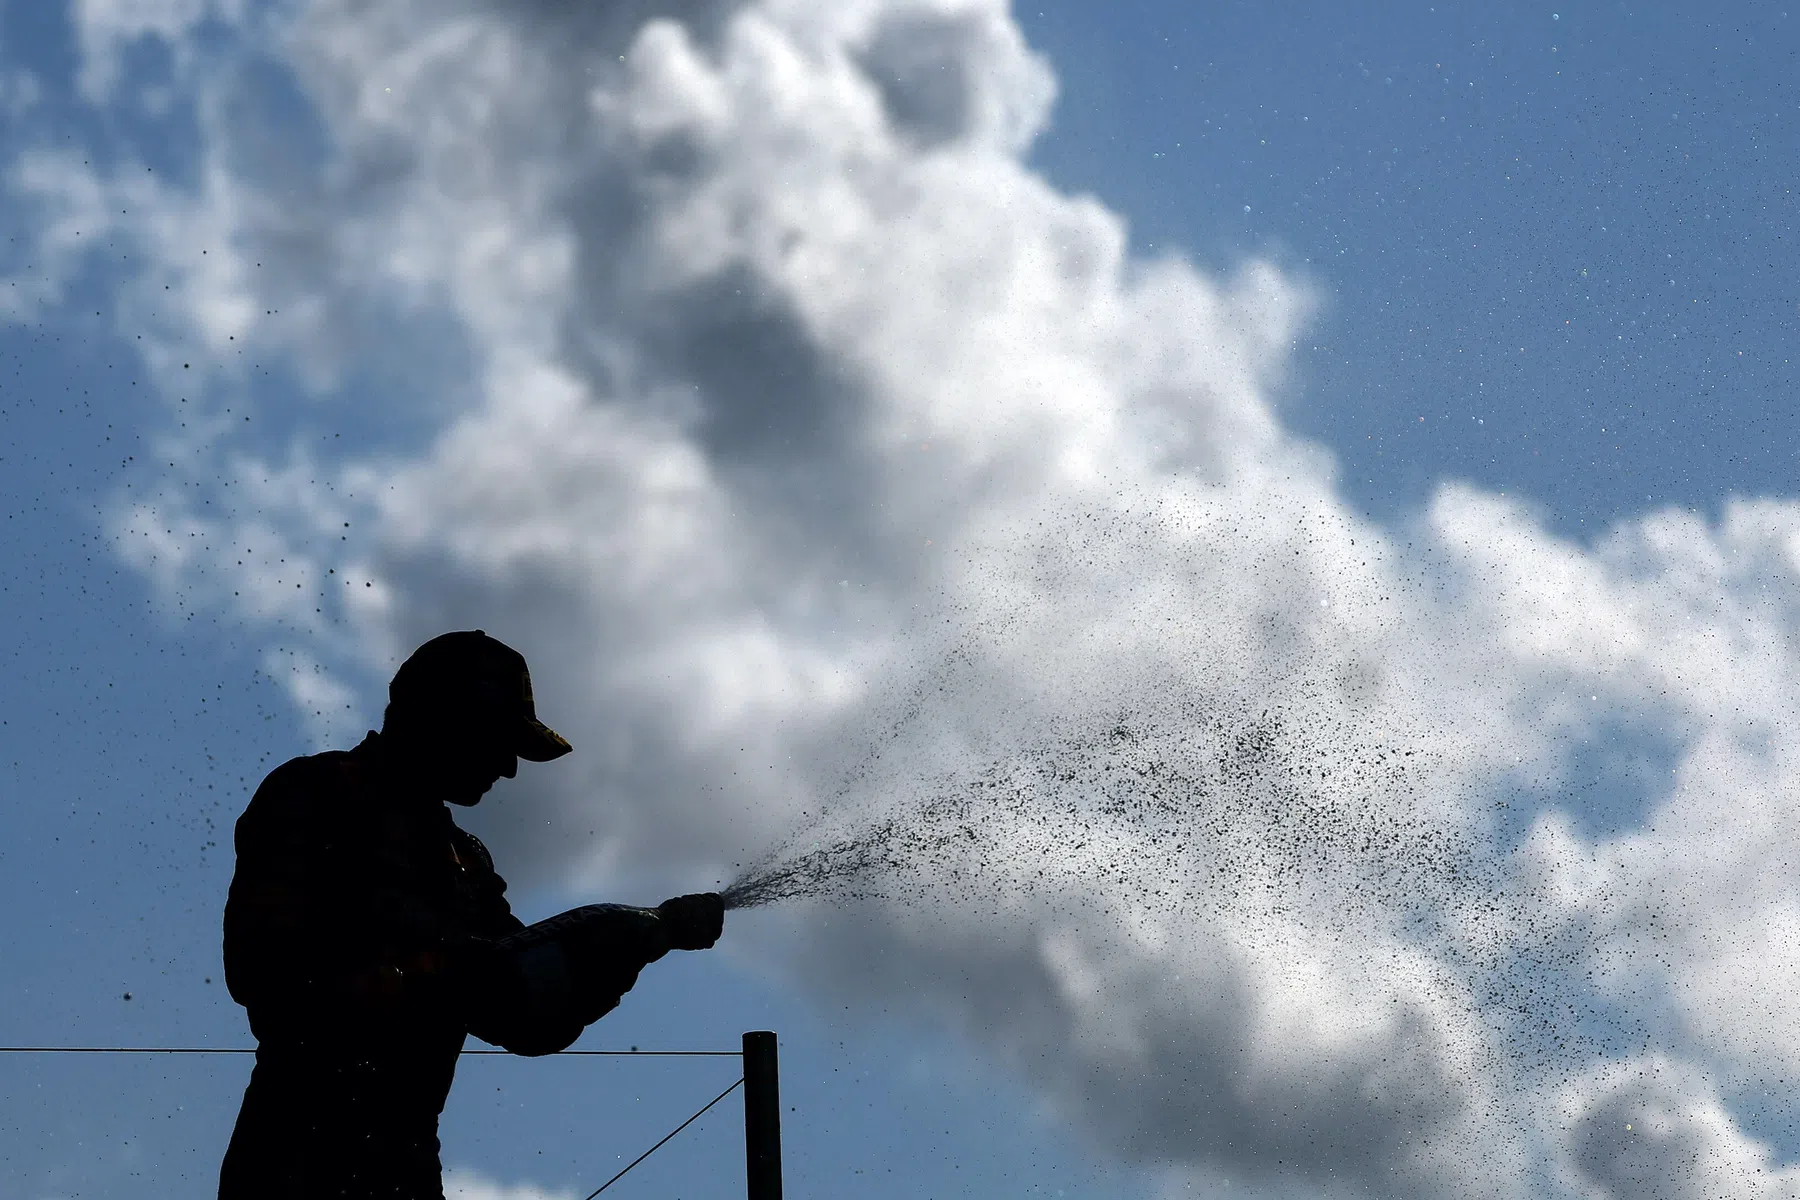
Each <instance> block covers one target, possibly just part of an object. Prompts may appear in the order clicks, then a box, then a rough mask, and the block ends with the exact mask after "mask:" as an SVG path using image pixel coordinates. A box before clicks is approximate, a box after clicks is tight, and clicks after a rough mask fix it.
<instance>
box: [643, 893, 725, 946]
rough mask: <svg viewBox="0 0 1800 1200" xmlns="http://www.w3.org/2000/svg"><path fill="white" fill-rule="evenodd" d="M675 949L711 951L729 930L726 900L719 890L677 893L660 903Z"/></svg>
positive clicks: (658, 906)
mask: <svg viewBox="0 0 1800 1200" xmlns="http://www.w3.org/2000/svg"><path fill="white" fill-rule="evenodd" d="M656 915H657V916H659V917H661V918H662V920H663V924H664V927H665V928H666V929H667V931H668V935H669V948H670V949H671V950H710V949H712V946H713V943H714V942H716V941H718V940H719V934H720V933H722V932H724V930H725V901H724V900H723V899H721V898H720V896H719V894H718V893H717V892H698V893H696V894H694V895H692V896H677V897H675V898H674V899H673V900H664V901H663V902H662V903H661V904H659V905H657V906H656Z"/></svg>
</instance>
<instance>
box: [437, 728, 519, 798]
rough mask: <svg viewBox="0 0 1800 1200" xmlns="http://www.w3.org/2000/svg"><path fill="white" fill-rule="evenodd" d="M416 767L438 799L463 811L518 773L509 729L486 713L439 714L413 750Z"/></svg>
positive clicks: (516, 758)
mask: <svg viewBox="0 0 1800 1200" xmlns="http://www.w3.org/2000/svg"><path fill="white" fill-rule="evenodd" d="M416 752H417V754H418V756H419V759H420V761H419V762H418V764H417V765H418V768H419V770H420V772H421V774H423V775H424V776H425V777H426V779H427V780H428V781H429V783H430V785H431V788H432V790H433V792H434V793H436V794H437V796H438V797H439V798H440V799H443V800H445V801H447V802H449V803H451V804H455V805H459V806H461V807H463V808H471V807H473V806H474V805H477V804H479V803H481V798H482V797H483V796H485V795H487V793H488V790H489V789H490V788H492V787H493V786H494V784H495V783H496V782H498V781H499V780H501V779H512V778H514V777H515V776H517V775H518V773H519V757H518V755H517V753H515V752H514V749H513V738H512V737H511V736H509V734H508V725H507V723H506V722H504V721H501V720H499V719H497V718H495V717H492V716H488V715H487V714H473V713H463V714H442V715H440V717H439V719H438V720H436V721H432V722H430V723H429V724H428V725H427V726H426V732H425V736H424V737H423V738H422V739H420V744H419V745H418V746H417V747H416Z"/></svg>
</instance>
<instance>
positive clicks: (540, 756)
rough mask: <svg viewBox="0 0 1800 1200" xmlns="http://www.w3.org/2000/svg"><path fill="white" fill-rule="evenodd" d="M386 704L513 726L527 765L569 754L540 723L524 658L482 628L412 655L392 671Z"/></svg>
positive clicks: (433, 643)
mask: <svg viewBox="0 0 1800 1200" xmlns="http://www.w3.org/2000/svg"><path fill="white" fill-rule="evenodd" d="M388 699H389V700H390V701H391V702H393V703H394V704H397V705H404V706H406V707H408V708H417V709H423V710H426V711H435V712H446V713H448V712H454V713H457V714H459V715H469V716H474V717H476V718H477V719H480V720H491V721H493V722H495V723H497V724H499V725H502V726H512V727H513V728H514V730H515V733H514V741H513V752H514V753H515V754H517V755H518V756H519V757H520V758H522V759H525V760H526V761H527V762H549V761H550V760H551V759H553V758H561V757H562V756H563V755H565V754H567V753H568V752H569V749H570V746H569V743H568V742H567V741H566V740H565V739H564V738H563V736H562V735H561V734H560V733H557V732H556V731H555V730H554V729H551V728H550V727H549V726H548V725H546V724H544V723H543V722H542V721H540V720H538V718H537V708H536V706H535V705H534V704H533V703H532V699H531V672H530V671H528V670H526V668H525V656H524V655H522V654H520V653H519V652H518V651H517V650H514V649H513V648H512V647H511V646H508V645H507V644H506V643H504V642H502V641H500V640H499V639H497V638H491V637H489V636H488V635H487V634H486V633H485V632H483V631H482V630H479V629H463V630H458V631H457V632H455V633H445V634H440V635H438V636H437V637H434V638H432V639H431V640H430V641H429V642H426V643H425V644H424V645H423V646H420V647H419V648H418V649H417V650H414V651H413V652H412V657H411V658H408V659H407V660H406V661H405V662H403V663H401V664H400V669H399V670H398V671H396V672H394V679H393V682H392V683H390V684H388Z"/></svg>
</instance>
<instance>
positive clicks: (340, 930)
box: [220, 734, 522, 1200]
mask: <svg viewBox="0 0 1800 1200" xmlns="http://www.w3.org/2000/svg"><path fill="white" fill-rule="evenodd" d="M236 842H237V854H238V860H237V871H236V874H235V875H234V876H233V879H232V884H231V893H230V898H229V899H228V901H227V903H226V910H225V978H226V983H227V985H228V986H229V988H230V990H231V994H232V997H233V998H234V999H236V1000H237V1001H238V1002H239V1003H240V1004H242V1005H244V1007H245V1008H246V1009H247V1010H248V1013H249V1018H250V1027H251V1030H252V1032H254V1033H255V1035H256V1037H257V1040H258V1043H259V1047H258V1051H257V1065H256V1070H255V1073H254V1075H253V1077H252V1080H251V1084H250V1088H249V1090H248V1091H247V1092H246V1093H245V1098H244V1106H243V1110H242V1112H241V1113H240V1115H239V1118H238V1125H237V1129H236V1131H235V1133H234V1135H233V1138H232V1144H231V1148H230V1150H229V1151H228V1152H227V1155H226V1161H225V1164H224V1169H223V1171H222V1173H221V1183H220V1196H221V1197H222V1200H238V1198H239V1197H251V1196H256V1197H283V1196H286V1195H290V1194H291V1195H293V1196H296V1197H298V1196H306V1197H309V1198H310V1197H314V1196H334V1197H365V1196H367V1197H375V1196H382V1197H407V1198H408V1200H414V1198H416V1197H435V1196H438V1195H439V1194H441V1193H440V1184H439V1182H438V1180H439V1167H438V1158H437V1150H438V1144H437V1118H438V1115H439V1114H440V1113H441V1112H442V1110H443V1105H444V1100H445V1097H446V1095H447V1094H448V1092H449V1088H450V1083H451V1079H452V1076H453V1074H454V1072H455V1067H456V1057H457V1055H458V1053H459V1052H460V1050H461V1047H462V1043H463V1039H464V1037H465V1035H466V1033H467V1028H468V1027H467V1023H466V1020H465V1018H464V1016H463V1014H462V1012H461V1005H460V1003H459V1001H458V997H457V994H456V990H455V987H454V981H453V980H452V978H451V976H450V974H449V970H448V968H449V965H450V963H451V961H452V957H453V954H454V952H455V951H456V950H457V949H458V948H459V947H461V946H464V945H466V944H468V943H470V942H471V941H479V940H488V939H497V938H501V937H505V936H506V935H508V934H510V933H514V932H516V931H517V930H519V929H520V928H522V925H521V923H520V922H519V921H518V919H517V918H516V917H514V916H513V915H512V911H511V909H510V907H509V906H508V904H507V902H506V896H505V890H506V885H505V883H504V881H503V880H501V878H500V877H499V875H498V874H496V873H495V871H494V868H493V863H492V860H491V859H490V858H489V857H488V854H487V851H486V850H485V848H483V847H482V845H481V843H480V842H479V841H478V840H476V839H475V837H474V836H473V835H471V834H468V833H466V832H464V831H463V830H461V829H459V828H457V827H456V825H455V824H454V823H453V822H452V821H451V819H450V815H449V812H448V810H447V809H445V807H444V806H443V804H442V803H440V802H439V801H438V800H437V799H435V798H434V797H431V796H429V795H421V794H419V792H418V789H417V788H416V787H414V786H412V783H411V781H409V780H408V779H406V778H404V777H401V776H400V775H399V774H398V773H397V772H396V771H395V770H394V769H393V767H392V766H391V764H390V763H389V761H388V756H385V755H384V754H383V753H382V747H381V744H380V735H377V734H370V735H369V737H368V738H367V739H365V740H364V742H363V743H362V744H361V745H360V746H358V747H357V748H356V749H355V750H353V751H349V752H334V753H328V754H319V755H313V756H311V757H307V758H298V759H294V760H292V761H290V762H288V763H285V764H283V765H282V766H281V767H278V768H277V769H276V770H275V771H273V772H272V773H271V774H270V775H269V777H268V778H267V779H266V780H265V781H264V782H263V784H262V786H261V787H260V788H258V789H257V793H256V796H255V798H254V799H252V801H251V803H250V806H249V808H248V809H246V811H245V813H244V815H243V817H242V818H240V819H239V821H238V826H237V835H236Z"/></svg>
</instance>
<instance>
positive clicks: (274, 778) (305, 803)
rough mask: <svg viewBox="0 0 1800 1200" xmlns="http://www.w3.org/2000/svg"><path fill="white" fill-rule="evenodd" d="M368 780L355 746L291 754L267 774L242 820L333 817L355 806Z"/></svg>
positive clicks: (255, 822)
mask: <svg viewBox="0 0 1800 1200" xmlns="http://www.w3.org/2000/svg"><path fill="white" fill-rule="evenodd" d="M368 784H369V780H368V779H367V764H366V763H364V762H363V761H362V756H361V755H359V754H357V753H356V752H355V751H353V750H327V751H325V752H323V753H320V754H305V755H301V756H300V757H298V758H290V759H288V760H287V761H286V762H284V763H282V764H281V765H280V766H278V767H276V768H275V769H274V770H273V771H270V772H269V773H268V775H267V776H265V777H264V779H263V781H262V783H261V785H259V786H258V787H257V789H256V793H255V795H253V796H251V798H250V804H249V807H247V808H246V809H245V810H244V816H243V819H242V822H240V823H245V822H247V823H249V824H251V825H270V824H273V825H287V824H291V823H295V822H310V821H312V820H315V819H329V818H333V817H336V816H339V815H342V813H343V812H345V811H346V809H347V808H350V807H354V799H355V797H356V796H357V795H358V794H359V793H361V792H362V791H363V790H364V789H365V788H366V787H367V786H368Z"/></svg>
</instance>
